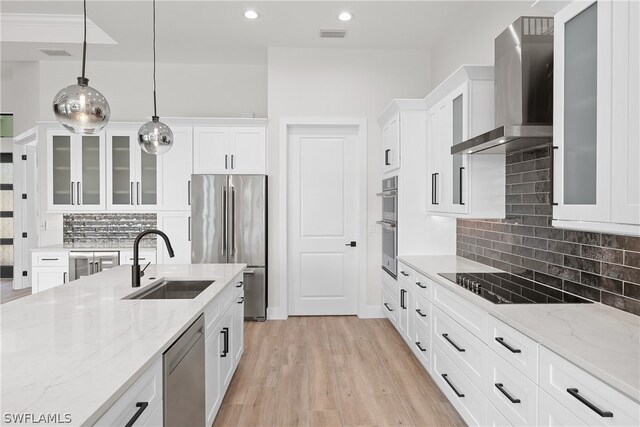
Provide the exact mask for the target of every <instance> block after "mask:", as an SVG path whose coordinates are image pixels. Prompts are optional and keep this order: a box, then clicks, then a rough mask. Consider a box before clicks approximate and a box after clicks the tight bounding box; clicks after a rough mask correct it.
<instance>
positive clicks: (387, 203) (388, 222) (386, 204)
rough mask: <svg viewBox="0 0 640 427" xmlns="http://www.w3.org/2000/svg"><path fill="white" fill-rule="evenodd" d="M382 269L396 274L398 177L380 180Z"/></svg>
mask: <svg viewBox="0 0 640 427" xmlns="http://www.w3.org/2000/svg"><path fill="white" fill-rule="evenodd" d="M378 196H380V197H382V220H381V221H377V223H378V224H380V225H381V226H382V269H383V270H384V271H386V272H387V273H389V274H390V275H391V276H392V277H393V278H394V279H395V278H397V275H398V261H397V259H396V257H397V255H398V232H397V231H398V177H397V176H394V177H391V178H387V179H384V180H383V181H382V192H380V193H378Z"/></svg>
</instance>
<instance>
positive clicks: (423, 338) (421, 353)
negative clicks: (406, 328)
mask: <svg viewBox="0 0 640 427" xmlns="http://www.w3.org/2000/svg"><path fill="white" fill-rule="evenodd" d="M412 334H413V343H412V344H411V346H412V347H411V349H412V350H413V353H414V354H415V355H416V357H417V358H418V360H419V361H420V363H421V364H422V366H423V367H424V369H426V370H427V372H429V373H431V340H430V339H429V330H428V329H427V330H424V328H422V327H420V326H418V325H415V327H414V328H413V330H412Z"/></svg>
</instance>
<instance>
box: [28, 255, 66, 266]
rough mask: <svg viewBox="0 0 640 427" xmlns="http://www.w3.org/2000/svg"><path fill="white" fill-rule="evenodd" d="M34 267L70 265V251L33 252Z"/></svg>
mask: <svg viewBox="0 0 640 427" xmlns="http://www.w3.org/2000/svg"><path fill="white" fill-rule="evenodd" d="M31 266H32V267H69V252H67V251H59V252H40V251H38V252H33V254H32V256H31Z"/></svg>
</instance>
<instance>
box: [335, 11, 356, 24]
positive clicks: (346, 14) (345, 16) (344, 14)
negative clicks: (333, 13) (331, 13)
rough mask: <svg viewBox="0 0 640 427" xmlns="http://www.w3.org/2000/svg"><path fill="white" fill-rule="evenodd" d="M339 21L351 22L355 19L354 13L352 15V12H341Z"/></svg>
mask: <svg viewBox="0 0 640 427" xmlns="http://www.w3.org/2000/svg"><path fill="white" fill-rule="evenodd" d="M338 19H339V20H341V21H342V22H348V21H351V20H352V19H353V13H351V12H340V15H338Z"/></svg>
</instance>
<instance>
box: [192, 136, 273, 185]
mask: <svg viewBox="0 0 640 427" xmlns="http://www.w3.org/2000/svg"><path fill="white" fill-rule="evenodd" d="M193 173H196V174H205V173H206V174H238V175H240V174H265V173H266V130H265V128H264V127H261V126H256V127H251V126H247V127H226V126H206V127H200V126H198V127H194V129H193Z"/></svg>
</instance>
